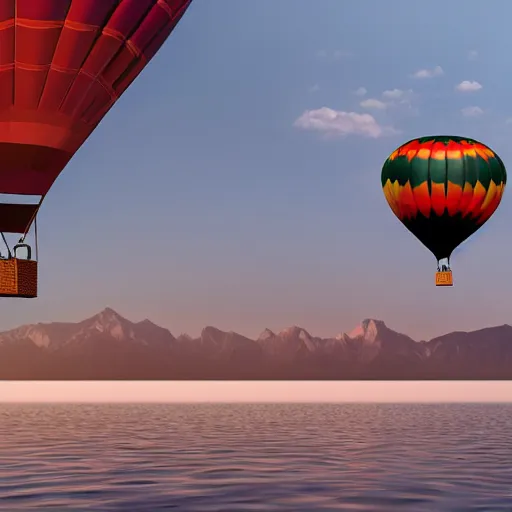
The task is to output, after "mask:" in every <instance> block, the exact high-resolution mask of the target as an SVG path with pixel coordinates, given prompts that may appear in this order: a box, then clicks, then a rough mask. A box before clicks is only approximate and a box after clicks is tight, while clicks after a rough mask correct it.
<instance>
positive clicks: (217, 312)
mask: <svg viewBox="0 0 512 512" xmlns="http://www.w3.org/2000/svg"><path fill="white" fill-rule="evenodd" d="M314 5H315V8H314V10H312V7H311V6H312V2H311V1H310V0H279V2H277V1H276V0H259V1H258V2H250V1H244V2H242V1H240V0H223V1H222V2H221V1H217V2H213V1H209V0H194V2H193V3H192V5H191V7H190V8H189V10H188V11H187V13H186V14H185V16H184V17H183V19H182V20H181V22H180V23H179V25H178V26H177V28H176V29H175V31H174V32H173V34H172V35H171V37H170V38H169V40H168V41H167V42H166V43H165V45H164V46H163V48H162V49H161V51H160V52H159V53H158V54H157V56H156V57H155V58H154V59H153V60H152V61H151V63H150V64H149V65H148V66H147V68H146V69H145V71H144V72H143V73H142V74H141V75H140V76H139V77H138V79H137V80H136V81H135V82H134V83H133V84H132V86H131V87H130V88H129V89H128V91H127V92H126V93H125V94H124V95H123V96H122V98H121V99H120V100H119V101H118V103H117V104H116V105H115V106H114V108H113V109H112V110H111V111H110V112H109V113H108V114H107V116H106V117H105V118H104V120H103V121H102V122H101V123H100V125H99V126H98V128H97V129H96V130H95V132H94V133H93V135H92V136H91V137H90V138H89V139H88V140H87V142H86V143H85V144H84V145H83V146H82V148H81V149H80V150H79V151H78V153H77V154H76V156H75V157H74V158H73V159H72V161H71V162H70V163H69V165H68V167H67V168H66V169H65V170H64V172H63V173H62V174H61V176H60V177H59V178H58V179H57V181H56V182H55V184H54V186H53V187H52V189H51V191H50V193H49V194H48V196H47V197H46V199H45V202H44V205H43V207H42V209H41V211H40V216H39V222H38V230H39V256H40V267H39V272H40V289H39V298H37V299H35V300H25V299H21V300H12V299H1V300H2V308H1V309H0V330H4V329H9V328H13V327H16V326H18V325H21V324H26V323H33V322H45V321H80V320H82V319H84V318H86V317H88V316H92V315H93V314H95V313H96V312H98V311H100V310H101V309H103V308H104V307H106V306H109V307H112V308H114V309H115V310H116V311H118V312H119V313H121V314H122V315H124V316H125V317H127V318H129V319H131V320H133V321H139V320H142V319H144V318H149V319H151V320H152V321H154V322H155V323H157V324H159V325H162V326H164V327H167V328H169V329H170V330H171V332H172V333H173V334H175V335H178V334H180V333H182V332H187V333H189V334H191V335H193V336H196V335H198V334H199V333H200V331H201V329H202V328H203V327H204V326H206V325H214V326H216V327H218V328H220V329H224V330H234V331H237V332H239V333H241V334H244V335H246V336H251V337H255V336H257V335H258V334H259V333H260V332H261V331H263V329H264V328H265V327H268V328H270V329H272V330H275V331H278V330H280V329H282V328H285V327H288V326H290V325H300V326H302V327H304V328H306V329H307V330H308V331H309V332H311V333H312V334H314V335H318V336H331V335H335V334H337V333H339V332H341V331H349V330H351V329H352V328H353V327H354V326H355V325H357V324H358V323H359V322H360V321H361V320H362V319H364V318H368V317H370V318H377V319H382V320H384V321H385V322H386V324H387V325H388V326H389V327H391V328H393V329H395V330H397V331H400V332H405V333H407V334H409V335H410V336H412V337H414V338H415V339H429V338H431V337H434V336H436V335H440V334H443V333H445V332H448V331H451V330H471V329H477V328H482V327H485V326H489V325H498V324H503V323H510V322H511V321H512V317H511V313H510V307H509V304H510V299H511V291H510V280H509V276H511V273H510V257H511V255H512V241H511V237H510V236H509V219H510V217H511V214H512V200H510V198H509V193H508V191H505V196H504V199H503V202H502V204H501V206H500V207H499V208H498V210H497V212H496V213H495V215H494V216H493V217H492V219H491V220H490V221H489V222H488V223H487V224H486V225H485V226H484V228H483V229H481V230H480V232H478V233H477V234H476V235H474V236H473V237H472V238H471V240H469V241H468V242H467V243H465V244H463V246H461V248H460V249H459V250H457V251H456V252H455V253H454V255H453V258H452V268H453V271H454V281H455V286H454V287H453V288H451V289H438V288H436V287H435V286H434V272H435V270H436V261H435V258H434V256H433V255H432V254H431V253H430V252H429V251H428V250H427V249H426V248H425V247H423V246H422V244H421V243H420V242H419V241H417V240H416V239H415V238H414V237H413V236H412V234H410V233H409V232H408V231H407V230H406V229H405V228H404V227H403V226H402V225H401V223H400V222H399V221H398V220H397V219H396V218H395V217H394V215H393V214H392V212H391V210H390V209H389V207H388V205H387V203H386V201H385V198H384V195H383V193H382V190H381V185H380V172H381V167H382V164H383V162H384V160H385V159H386V158H387V156H388V155H389V154H390V153H391V152H392V151H393V150H394V149H395V148H396V147H398V146H399V145H400V144H402V143H404V142H405V141H407V140H409V139H411V138H413V137H417V136H423V135H432V134H453V135H462V136H468V137H473V138H476V139H478V140H481V141H482V142H484V143H485V144H488V145H489V146H490V147H491V148H492V149H493V150H495V151H497V153H498V154H499V155H500V156H501V158H502V160H503V161H504V163H505V165H508V163H509V162H512V147H511V145H510V144H509V139H510V138H511V137H512V123H511V120H512V101H511V100H510V89H511V85H512V64H511V61H510V59H509V58H508V48H510V45H511V37H512V36H511V35H510V30H509V19H510V15H511V14H512V3H510V1H509V0H494V2H493V3H492V8H490V7H489V6H487V4H486V3H485V2H481V1H476V0H468V1H465V2H449V3H446V2H442V1H440V0H432V1H431V2H429V4H428V9H426V8H425V5H423V6H420V7H418V5H419V4H417V3H414V2H410V1H407V0H389V1H388V2H380V1H377V0H365V1H359V2H340V1H339V0H316V1H315V2H314Z"/></svg>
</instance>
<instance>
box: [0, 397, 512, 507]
mask: <svg viewBox="0 0 512 512" xmlns="http://www.w3.org/2000/svg"><path fill="white" fill-rule="evenodd" d="M511 426H512V406H509V405H494V404H492V405H448V404H446V405H445V404H443V405H389V404H376V405H345V404H340V405H323V404H322V405H320V404H319V405H310V404H307V405H303V404H286V405H283V404H268V405H267V404H244V405H234V404H220V405H217V404H215V405H214V404H211V405H207V404H205V405H203V404H199V405H196V404H194V405H193V404H189V405H135V404H134V405H49V404H46V405H0V510H5V511H9V512H11V511H12V512H14V511H17V510H56V511H59V510H94V511H125V510H126V511H130V512H138V511H141V512H158V511H163V510H169V511H191V512H203V511H204V512H207V511H208V512H213V511H219V512H221V511H222V512H224V511H236V512H244V511H262V512H263V511H267V510H270V511H281V510H286V511H294V512H300V511H311V512H316V511H319V512H320V511H329V510H332V511H338V510H347V511H350V510H357V511H393V512H396V511H399V510H407V511H413V512H416V511H417V512H422V511H428V512H436V511H470V510H480V511H493V512H494V511H501V510H507V511H512V428H511Z"/></svg>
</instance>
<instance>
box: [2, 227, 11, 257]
mask: <svg viewBox="0 0 512 512" xmlns="http://www.w3.org/2000/svg"><path fill="white" fill-rule="evenodd" d="M0 234H1V235H2V240H3V241H4V244H5V246H6V247H7V253H8V254H9V259H11V258H12V253H11V249H10V247H9V244H8V243H7V240H6V238H5V235H4V233H3V231H0Z"/></svg>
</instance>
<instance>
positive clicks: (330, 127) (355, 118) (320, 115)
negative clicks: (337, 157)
mask: <svg viewBox="0 0 512 512" xmlns="http://www.w3.org/2000/svg"><path fill="white" fill-rule="evenodd" d="M294 126H296V127H297V128H302V129H304V130H314V131H319V132H324V133H326V134H331V135H339V136H342V137H345V136H347V135H359V136H361V137H369V138H373V139H377V138H379V137H384V136H386V135H394V134H396V133H398V132H397V130H395V129H394V128H392V127H390V126H380V125H379V123H378V122H377V121H376V119H375V118H374V117H373V116H372V115H370V114H358V113H357V112H344V111H340V110H333V109H332V108H328V107H322V108H319V109H316V110H306V111H305V112H304V113H303V114H302V115H301V116H300V117H299V118H298V119H297V120H296V121H295V123H294Z"/></svg>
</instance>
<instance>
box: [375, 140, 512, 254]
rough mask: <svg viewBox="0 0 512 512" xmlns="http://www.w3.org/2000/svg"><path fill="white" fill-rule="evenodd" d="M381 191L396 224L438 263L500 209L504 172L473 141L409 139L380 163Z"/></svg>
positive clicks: (491, 155) (493, 157) (484, 148)
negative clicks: (420, 244)
mask: <svg viewBox="0 0 512 512" xmlns="http://www.w3.org/2000/svg"><path fill="white" fill-rule="evenodd" d="M381 182H382V189H383V191H384V195H385V196H386V199H387V202H388V204H389V206H390V207H391V209H392V210H393V212H394V214H395V215H396V216H397V217H398V218H399V220H400V221H401V222H402V223H403V224H404V225H405V226H406V227H407V229H409V231H411V233H412V234H413V235H415V236H416V237H417V238H418V239H419V240H420V241H421V242H422V243H423V244H424V245H425V246H426V247H427V248H428V249H429V250H430V251H431V252H432V253H433V254H434V256H435V257H436V258H437V260H438V261H439V260H441V259H444V258H447V259H448V260H449V258H450V256H451V254H452V252H453V250H454V249H455V248H456V247H457V246H459V245H460V244H461V243H462V242H463V241H464V240H466V239H467V238H468V237H470V236H471V235H472V234H473V233H474V232H475V231H476V230H478V229H479V228H480V227H481V226H482V225H483V224H484V223H485V222H486V221H487V220H489V218H490V217H491V215H492V214H493V213H494V212H495V211H496V208H498V206H499V204H500V201H501V198H502V196H503V192H504V190H505V185H506V182H507V173H506V170H505V166H504V165H503V162H502V161H501V159H500V157H499V156H498V155H497V154H496V153H495V152H494V151H492V150H491V149H490V148H489V147H487V146H486V145H484V144H482V143H481V142H478V141H476V140H473V139H469V138H464V137H452V136H432V137H422V138H419V139H413V140H411V141H409V142H407V143H405V144H403V145H402V146H400V147H399V148H398V149H396V150H395V151H393V153H392V154H391V155H390V156H389V158H388V159H387V160H386V162H385V163H384V166H383V168H382V175H381Z"/></svg>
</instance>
